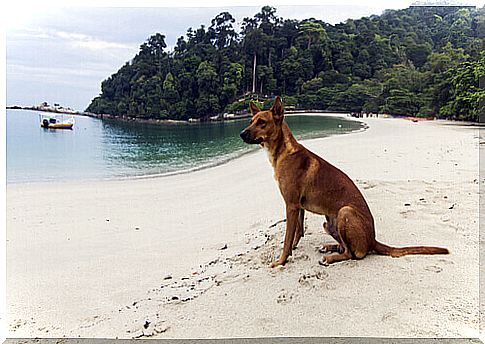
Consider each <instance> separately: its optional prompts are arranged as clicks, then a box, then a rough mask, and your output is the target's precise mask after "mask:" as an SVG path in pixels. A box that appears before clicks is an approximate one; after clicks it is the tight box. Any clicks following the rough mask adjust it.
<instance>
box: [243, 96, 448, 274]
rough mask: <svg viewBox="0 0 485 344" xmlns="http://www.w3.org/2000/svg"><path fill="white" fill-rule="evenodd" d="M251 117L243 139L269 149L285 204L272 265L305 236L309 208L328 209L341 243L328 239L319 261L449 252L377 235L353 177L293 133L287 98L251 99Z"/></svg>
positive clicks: (321, 211) (330, 231) (331, 227)
mask: <svg viewBox="0 0 485 344" xmlns="http://www.w3.org/2000/svg"><path fill="white" fill-rule="evenodd" d="M250 107H251V112H252V114H253V117H252V119H251V124H250V125H249V127H247V128H246V129H244V130H243V131H242V132H241V134H240V135H241V138H242V139H243V141H244V142H246V143H250V144H261V145H262V146H263V147H264V148H266V149H267V150H268V155H269V158H270V161H271V164H272V165H273V169H274V172H275V174H274V176H275V179H276V181H277V182H278V185H279V188H280V192H281V194H282V196H283V199H284V200H285V204H286V234H285V241H284V247H283V253H282V254H281V257H280V258H279V259H278V260H277V261H275V262H273V263H272V264H271V267H275V266H278V265H284V264H285V263H286V260H287V259H288V257H289V256H290V255H291V252H292V249H294V248H295V247H296V246H297V245H298V242H299V241H300V238H301V237H302V236H303V220H304V216H305V210H308V211H310V212H313V213H316V214H320V215H325V218H326V223H325V224H324V225H323V227H324V229H325V231H326V232H327V233H328V234H330V235H331V236H332V237H333V238H334V239H335V240H336V241H337V243H338V244H336V245H326V246H324V247H323V248H322V249H321V252H322V253H326V252H338V254H335V255H325V256H323V257H322V260H321V261H320V263H321V264H324V265H327V264H331V263H335V262H338V261H342V260H347V259H351V258H353V259H361V258H364V257H365V256H366V255H367V253H369V252H371V251H375V252H377V253H378V254H385V255H390V256H392V257H400V256H403V255H406V254H447V253H449V252H448V250H447V249H445V248H439V247H424V246H414V247H402V248H396V247H390V246H387V245H384V244H382V243H380V242H378V241H376V239H375V231H374V219H373V217H372V214H371V212H370V209H369V206H368V205H367V203H366V201H365V199H364V197H363V196H362V194H361V192H360V191H359V189H358V188H357V186H356V185H355V184H354V183H353V182H352V180H351V179H350V178H349V177H348V176H347V175H346V174H345V173H343V172H342V171H340V170H339V169H338V168H336V167H335V166H332V165H331V164H329V163H328V162H326V161H325V160H323V159H322V158H320V157H319V156H317V155H316V154H314V153H312V152H310V151H309V150H307V149H306V148H305V147H303V146H302V145H301V144H299V143H298V142H297V141H296V139H295V138H294V137H293V135H292V133H291V131H290V128H289V127H288V125H287V124H286V123H285V122H284V121H283V116H284V115H283V113H284V110H283V104H282V102H281V98H280V97H276V100H275V101H274V103H273V106H272V107H271V109H270V110H269V111H261V110H260V109H259V108H258V107H257V106H256V105H255V104H254V103H252V102H251V105H250Z"/></svg>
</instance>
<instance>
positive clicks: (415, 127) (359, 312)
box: [6, 118, 480, 338]
mask: <svg viewBox="0 0 485 344" xmlns="http://www.w3.org/2000/svg"><path fill="white" fill-rule="evenodd" d="M363 121H364V122H365V123H366V124H367V125H368V127H369V128H368V129H367V130H365V131H361V132H358V133H350V134H345V135H337V136H332V137H326V138H318V139H310V140H305V141H303V144H304V145H305V146H307V147H308V148H309V149H311V150H312V151H314V152H315V153H318V154H319V155H321V156H322V157H323V158H325V159H326V160H328V161H329V162H331V163H332V164H335V165H336V166H337V167H339V168H340V169H342V170H343V171H345V172H346V173H347V174H348V175H349V176H350V177H351V178H352V179H353V180H354V181H356V183H357V185H358V187H359V188H360V189H361V190H362V191H363V193H364V195H365V197H366V199H367V200H368V203H369V205H370V208H371V210H372V212H373V214H374V218H375V221H376V232H377V238H378V239H379V240H381V241H382V242H385V243H387V244H391V245H395V246H405V245H416V244H419V245H439V246H443V247H447V248H448V249H449V250H450V251H451V254H450V255H446V256H406V257H402V258H395V259H394V258H390V257H384V256H377V255H370V256H368V257H366V258H365V259H363V260H361V261H355V260H352V261H347V262H344V263H339V264H335V265H332V266H330V267H322V266H319V265H318V264H317V261H318V259H319V258H320V254H319V253H318V252H317V248H318V247H319V246H320V245H321V244H322V243H331V242H332V239H331V238H330V237H329V236H328V235H326V234H323V229H322V222H323V219H322V218H321V217H319V216H316V215H313V214H307V217H306V224H307V228H306V232H305V237H304V238H303V239H302V241H301V246H300V247H298V249H297V250H295V252H294V255H293V256H292V257H291V259H290V260H289V262H288V264H287V265H286V266H284V267H281V268H277V269H270V268H268V264H269V262H270V261H271V260H272V259H274V257H275V256H276V255H278V254H279V253H280V249H281V241H282V239H283V235H284V226H285V225H284V223H282V222H281V220H282V219H283V218H284V204H283V202H282V199H281V196H280V194H279V191H278V188H277V186H276V183H275V182H274V179H273V171H272V170H271V167H270V164H269V162H268V161H267V157H266V154H265V153H264V152H263V151H258V152H257V153H255V154H249V155H245V156H243V157H241V158H238V159H235V160H232V161H230V162H228V163H227V164H224V165H221V166H216V167H213V168H209V169H205V170H201V171H196V172H192V173H189V174H184V175H173V176H168V177H160V178H151V179H141V180H131V179H130V180H110V181H73V182H70V183H69V184H68V185H67V184H66V183H57V182H49V183H33V184H10V185H8V186H7V243H6V250H7V319H6V323H7V326H8V334H7V336H8V337H17V338H20V337H50V338H52V337H63V336H66V337H78V336H80V337H89V338H93V337H103V338H106V337H107V338H226V337H260V336H264V337H267V336H270V337H274V336H291V337H295V336H296V337H299V336H307V337H308V336H369V337H406V338H408V337H409V338H416V337H420V338H421V337H452V338H455V337H478V324H479V313H478V302H479V283H478V273H479V269H478V268H479V265H478V264H479V254H478V200H479V183H480V181H479V173H478V168H479V165H478V147H479V131H478V129H477V128H475V127H469V126H467V125H466V124H463V123H462V124H457V123H452V122H446V121H428V122H419V123H413V122H411V121H405V120H398V119H375V118H369V119H363ZM66 186H68V187H67V188H66ZM350 324H351V325H350Z"/></svg>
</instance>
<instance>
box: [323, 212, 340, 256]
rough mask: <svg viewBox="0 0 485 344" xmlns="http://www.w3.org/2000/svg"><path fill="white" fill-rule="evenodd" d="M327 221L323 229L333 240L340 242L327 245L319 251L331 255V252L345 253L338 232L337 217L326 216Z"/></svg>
mask: <svg viewBox="0 0 485 344" xmlns="http://www.w3.org/2000/svg"><path fill="white" fill-rule="evenodd" d="M325 219H326V221H325V222H324V223H323V229H324V230H325V232H327V233H328V234H330V236H331V237H332V238H334V239H335V241H337V242H338V244H325V245H322V246H321V247H320V248H319V249H318V251H319V252H320V253H331V252H340V253H342V252H343V248H342V239H340V234H339V233H338V230H337V218H336V217H330V216H328V215H325Z"/></svg>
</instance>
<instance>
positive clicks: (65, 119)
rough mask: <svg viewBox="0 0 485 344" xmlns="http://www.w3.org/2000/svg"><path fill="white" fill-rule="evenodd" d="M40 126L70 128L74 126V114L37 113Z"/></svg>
mask: <svg viewBox="0 0 485 344" xmlns="http://www.w3.org/2000/svg"><path fill="white" fill-rule="evenodd" d="M39 120H40V126H41V127H42V128H48V129H72V127H73V126H74V122H75V121H74V116H70V115H64V114H55V115H44V114H39Z"/></svg>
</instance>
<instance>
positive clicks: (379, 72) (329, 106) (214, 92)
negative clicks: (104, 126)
mask: <svg viewBox="0 0 485 344" xmlns="http://www.w3.org/2000/svg"><path fill="white" fill-rule="evenodd" d="M234 23H235V20H234V18H233V17H232V15H231V14H230V13H228V12H223V13H220V14H219V15H217V16H216V17H215V18H214V19H212V22H211V26H210V27H208V28H205V27H204V26H201V27H200V28H198V29H197V30H193V29H191V28H189V29H188V31H187V33H186V35H185V36H183V37H180V38H179V39H178V41H177V44H176V46H175V47H174V49H173V51H170V52H169V51H167V49H166V48H167V46H166V43H165V36H164V35H162V34H159V33H157V34H155V35H153V36H152V37H150V38H149V39H148V40H147V41H146V42H145V43H143V44H142V45H141V47H140V51H139V53H138V54H137V55H136V56H135V57H134V58H133V60H132V61H130V62H127V63H126V64H125V65H124V66H123V67H121V69H120V70H119V71H118V72H117V73H115V74H113V75H112V76H111V77H109V78H108V79H107V80H105V81H103V83H102V86H101V90H102V93H101V95H100V96H98V97H96V98H94V99H93V101H92V102H91V104H90V105H89V107H88V108H87V111H90V112H94V113H107V114H112V115H128V116H134V117H143V118H161V119H164V118H173V119H188V118H189V117H193V118H200V117H206V116H210V115H215V114H220V113H223V112H237V111H243V110H247V108H248V100H249V99H251V98H258V99H260V101H262V102H265V101H267V100H268V99H270V98H272V97H273V96H274V95H282V96H283V99H284V101H285V104H286V105H287V106H291V107H295V108H303V109H310V108H311V109H321V110H332V111H367V112H368V111H372V112H381V113H382V112H384V113H390V114H394V115H411V116H426V117H427V116H438V117H444V118H454V119H465V120H477V118H478V114H479V112H480V111H481V110H483V102H484V100H485V93H484V90H483V89H480V88H479V85H478V80H479V78H480V77H483V76H484V74H485V73H484V72H485V53H484V52H483V50H484V47H485V46H484V41H483V37H484V34H485V10H484V9H483V8H482V9H479V10H476V9H470V8H444V7H436V8H432V9H431V8H409V9H404V10H398V11H394V10H388V11H385V12H384V13H383V14H382V15H380V16H371V17H365V18H362V19H359V20H352V19H349V20H347V21H346V22H345V23H340V24H336V25H330V24H327V23H325V22H322V21H320V20H317V19H313V18H311V19H307V20H302V21H298V20H289V19H286V20H285V19H282V18H280V17H278V16H277V15H276V9H275V8H272V7H269V6H265V7H263V8H262V9H261V12H259V13H257V14H256V15H255V16H254V17H253V18H245V19H244V20H243V22H242V25H241V30H240V32H237V31H236V30H235V28H234ZM481 106H482V108H481Z"/></svg>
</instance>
